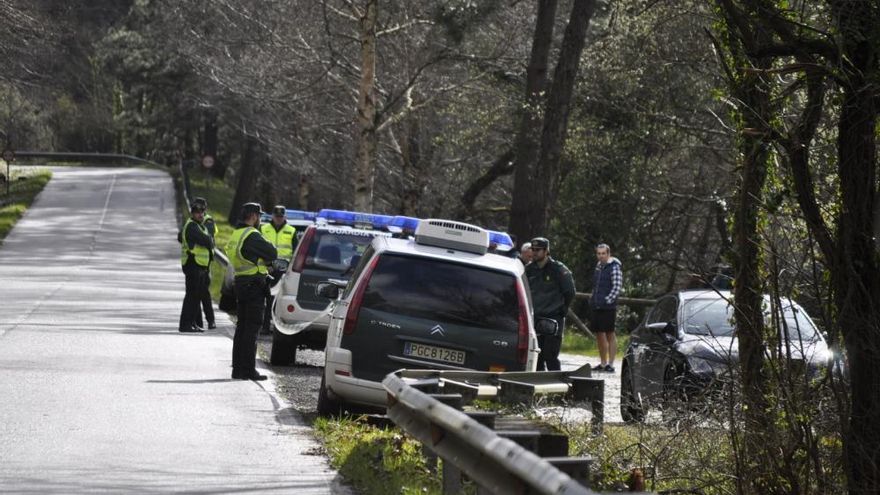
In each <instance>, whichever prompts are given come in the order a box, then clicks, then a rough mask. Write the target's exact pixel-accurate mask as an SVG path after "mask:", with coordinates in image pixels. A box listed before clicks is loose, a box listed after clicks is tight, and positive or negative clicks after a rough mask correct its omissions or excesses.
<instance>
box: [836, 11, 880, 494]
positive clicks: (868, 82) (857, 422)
mask: <svg viewBox="0 0 880 495" xmlns="http://www.w3.org/2000/svg"><path fill="white" fill-rule="evenodd" d="M829 3H830V4H831V6H832V8H833V9H835V14H836V17H837V18H838V21H839V25H840V32H841V38H842V50H843V54H842V55H843V59H844V60H845V61H846V62H844V64H843V65H844V67H845V69H846V75H847V79H846V82H847V84H846V85H845V86H844V87H843V103H842V108H841V113H840V121H839V122H838V127H837V132H838V138H837V153H838V173H839V175H840V195H841V202H842V205H841V206H842V210H841V212H840V218H839V220H838V221H839V224H838V229H837V244H838V246H837V250H836V255H837V260H836V261H837V262H836V263H835V266H834V273H833V274H832V283H834V286H835V303H836V306H837V311H838V315H839V316H838V324H839V325H840V329H841V332H842V334H843V338H844V342H845V344H846V350H847V356H848V357H849V366H850V384H851V385H850V386H851V387H852V388H851V397H852V409H851V410H850V422H849V429H848V431H847V432H846V436H845V450H846V461H847V468H848V469H847V471H848V472H847V475H848V482H849V492H850V493H852V494H856V493H859V494H861V493H878V492H880V421H878V420H877V418H878V417H880V268H878V262H877V251H876V249H875V246H874V239H873V235H874V228H873V227H874V225H873V214H874V203H875V201H876V198H875V195H876V188H877V173H876V169H877V154H876V153H877V142H876V134H875V132H876V128H877V127H876V126H877V106H876V105H877V99H878V97H880V95H878V92H877V90H876V88H875V87H874V86H875V85H876V78H877V76H878V74H880V69H878V66H877V57H878V55H880V50H878V48H877V46H876V45H874V44H872V43H871V41H870V40H872V35H873V33H874V32H875V31H874V30H875V29H876V22H877V21H878V19H877V18H876V17H877V16H876V15H873V16H872V14H871V9H875V8H876V7H872V6H870V5H869V3H867V2H846V1H836V2H829Z"/></svg>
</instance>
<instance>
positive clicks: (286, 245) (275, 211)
mask: <svg viewBox="0 0 880 495" xmlns="http://www.w3.org/2000/svg"><path fill="white" fill-rule="evenodd" d="M260 232H262V234H263V237H265V238H266V240H267V241H269V242H270V243H272V245H274V246H275V249H276V250H277V251H278V259H282V260H285V261H287V262H288V263H289V262H290V259H291V258H292V257H293V250H294V249H295V248H296V229H295V228H294V227H293V225H290V224H289V223H287V208H285V207H284V206H283V205H276V206H275V207H274V208H272V221H271V222H270V223H264V224H262V225H260ZM281 275H282V274H281V273H273V277H274V280H273V281H272V283H271V285H273V286H274V285H275V284H277V283H278V281H279V280H281ZM274 301H275V298H274V297H273V296H272V295H271V294H270V295H268V296H266V309H265V311H264V313H263V332H265V333H269V332H270V329H271V328H272V304H273V303H274Z"/></svg>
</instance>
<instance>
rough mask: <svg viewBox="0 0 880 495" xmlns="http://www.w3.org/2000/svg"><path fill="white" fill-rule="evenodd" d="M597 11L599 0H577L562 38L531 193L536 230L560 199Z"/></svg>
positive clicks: (542, 227)
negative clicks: (574, 106) (576, 96)
mask: <svg viewBox="0 0 880 495" xmlns="http://www.w3.org/2000/svg"><path fill="white" fill-rule="evenodd" d="M595 11H596V0H574V3H573V5H572V8H571V15H570V17H569V21H568V26H567V27H566V28H565V35H564V36H563V38H562V50H561V51H560V53H559V61H557V63H556V71H555V72H554V73H553V83H552V85H551V87H550V92H549V95H548V100H547V110H546V111H545V113H544V128H543V130H542V132H541V153H540V155H539V157H538V163H537V166H536V167H535V175H534V177H535V180H536V183H535V186H537V187H534V190H535V192H536V193H537V194H533V195H531V197H530V199H531V200H532V201H531V204H530V208H529V211H528V212H527V217H526V218H527V221H528V226H529V228H530V229H531V231H532V232H536V233H539V232H545V231H546V229H547V222H548V219H549V218H550V210H551V209H552V207H553V205H554V204H555V203H556V196H557V194H558V192H559V186H560V182H561V170H560V166H559V164H560V161H561V159H562V151H563V149H564V148H565V140H566V138H567V137H568V116H569V114H570V113H571V96H572V93H573V92H574V86H575V82H576V80H577V74H578V67H579V66H580V61H581V53H582V52H583V51H584V44H585V40H586V36H587V28H588V27H589V26H590V19H591V18H592V17H593V12H595Z"/></svg>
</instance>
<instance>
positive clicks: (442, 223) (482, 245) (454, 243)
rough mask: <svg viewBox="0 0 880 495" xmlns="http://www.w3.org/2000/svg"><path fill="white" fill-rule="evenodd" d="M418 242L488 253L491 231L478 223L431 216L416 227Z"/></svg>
mask: <svg viewBox="0 0 880 495" xmlns="http://www.w3.org/2000/svg"><path fill="white" fill-rule="evenodd" d="M416 244H422V245H425V246H436V247H443V248H449V249H457V250H459V251H465V252H468V253H476V254H486V251H488V249H489V232H487V231H486V230H484V229H481V228H480V227H477V226H476V225H470V224H467V223H462V222H455V221H452V220H441V219H436V218H429V219H427V220H422V221H420V222H419V226H418V228H416Z"/></svg>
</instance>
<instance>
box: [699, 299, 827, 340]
mask: <svg viewBox="0 0 880 495" xmlns="http://www.w3.org/2000/svg"><path fill="white" fill-rule="evenodd" d="M733 309H734V308H733V306H732V305H731V304H729V303H728V302H727V301H726V300H725V299H721V298H719V299H714V298H713V299H691V300H689V301H687V302H686V303H685V305H684V315H683V316H684V329H685V332H687V333H690V334H694V335H713V336H715V337H729V336H733V334H734V333H735V331H734V326H733V324H734V313H733ZM782 309H783V314H784V316H785V323H784V327H785V329H786V330H787V332H788V336H789V338H790V339H791V340H803V341H811V340H814V339H816V338H817V336H816V335H817V334H816V327H815V325H813V322H812V320H810V317H809V316H807V314H806V312H804V310H803V309H800V308H799V307H797V306H794V305H792V304H788V303H786V302H785V301H783V308H782ZM765 316H766V322H767V324H768V325H769V324H770V322H771V320H770V315H769V313H768V314H767V315H765Z"/></svg>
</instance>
